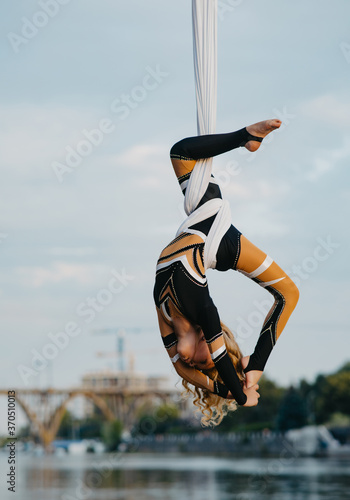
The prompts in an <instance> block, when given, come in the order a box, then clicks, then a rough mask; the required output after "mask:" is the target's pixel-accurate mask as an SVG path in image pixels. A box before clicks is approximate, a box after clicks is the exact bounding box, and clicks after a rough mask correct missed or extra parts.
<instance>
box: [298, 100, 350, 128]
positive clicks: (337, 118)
mask: <svg viewBox="0 0 350 500" xmlns="http://www.w3.org/2000/svg"><path fill="white" fill-rule="evenodd" d="M300 112H302V113H303V114H304V115H305V116H306V117H308V118H312V119H313V120H315V121H316V122H317V123H318V124H320V123H322V124H325V125H327V126H335V127H336V128H337V129H338V128H339V127H345V128H348V127H350V99H349V96H347V95H346V96H345V95H344V96H343V97H341V98H340V97H339V96H336V95H335V94H334V93H332V94H325V95H322V96H318V97H316V98H315V99H312V100H310V101H308V102H306V103H303V104H302V105H301V106H300Z"/></svg>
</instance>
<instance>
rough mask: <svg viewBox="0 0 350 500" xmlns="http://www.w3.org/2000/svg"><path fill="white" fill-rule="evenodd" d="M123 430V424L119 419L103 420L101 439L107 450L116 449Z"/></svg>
mask: <svg viewBox="0 0 350 500" xmlns="http://www.w3.org/2000/svg"><path fill="white" fill-rule="evenodd" d="M122 432H123V424H122V422H121V421H120V420H112V421H110V422H105V423H104V424H103V426H102V440H103V442H104V443H105V445H106V447H107V450H108V451H113V450H115V449H117V447H118V445H119V443H120V441H121V437H122Z"/></svg>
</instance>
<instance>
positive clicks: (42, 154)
mask: <svg viewBox="0 0 350 500" xmlns="http://www.w3.org/2000/svg"><path fill="white" fill-rule="evenodd" d="M219 5H220V8H219V21H218V115H217V131H218V132H229V131H232V130H236V129H238V128H241V127H243V126H245V125H248V124H250V123H254V122H256V121H260V120H263V119H266V118H272V117H278V118H280V119H281V120H282V121H283V127H282V128H281V129H280V130H279V131H278V132H276V133H275V134H273V137H272V136H271V141H266V142H265V143H264V145H263V147H261V148H260V150H259V151H258V152H257V153H255V154H249V153H248V152H246V151H245V150H244V151H243V150H236V151H234V152H231V153H227V154H225V155H222V156H221V157H219V158H217V159H216V160H215V162H214V163H215V167H214V168H215V171H216V172H217V175H218V178H219V179H220V180H221V181H222V190H223V193H224V196H225V197H226V198H227V199H228V200H229V201H230V205H231V210H232V217H233V224H234V225H235V226H236V227H237V228H238V229H239V230H240V231H241V232H242V233H243V234H244V235H245V236H246V237H247V238H249V239H250V240H251V241H252V242H253V243H255V244H256V245H257V246H258V247H260V248H261V249H262V250H264V251H265V252H266V253H268V254H269V255H270V256H271V257H272V258H274V260H276V261H277V263H278V264H279V265H280V266H281V267H282V268H283V269H285V270H286V271H289V273H290V275H291V276H292V277H294V279H295V280H296V282H297V284H298V285H299V288H300V302H299V304H298V306H297V309H296V310H295V312H294V314H293V315H292V317H291V319H290V321H289V323H288V325H287V327H286V328H285V330H284V332H283V334H282V336H281V337H280V339H279V340H278V343H277V346H276V347H275V349H274V352H273V354H272V355H271V358H270V360H269V363H268V365H267V368H266V374H267V375H268V376H270V377H271V378H272V379H273V380H275V381H276V382H277V383H280V384H282V385H286V384H290V383H296V382H298V381H299V380H300V378H302V377H304V378H307V379H308V380H309V381H312V380H314V378H315V376H316V375H317V374H318V373H329V372H331V371H332V370H335V369H337V368H338V367H340V366H341V365H342V364H343V363H344V362H346V361H349V359H350V353H349V334H350V332H349V305H348V302H349V284H348V281H349V264H348V262H349V259H348V249H349V231H348V227H349V221H348V219H349V194H350V191H349V178H350V175H349V154H350V134H349V133H350V95H349V86H350V30H349V19H350V3H349V1H348V0H335V1H333V2H329V1H328V0H309V1H308V2H305V1H301V0H299V1H294V2H275V1H273V0H266V1H265V2H261V1H258V0H249V1H248V0H242V1H241V2H239V1H232V0H231V1H229V0H226V1H223V2H219ZM45 11H46V13H45ZM0 23H1V37H2V42H3V43H2V44H1V47H2V48H1V55H2V78H1V87H2V89H1V93H0V106H1V121H0V143H1V144H0V146H1V153H2V154H1V176H2V182H1V186H2V196H1V201H0V203H1V210H0V214H1V219H0V253H1V267H2V269H1V271H2V272H1V285H0V286H1V308H2V314H1V317H2V335H1V337H0V356H1V363H0V386H1V387H4V388H8V387H10V386H11V387H38V386H39V387H45V386H47V385H49V384H53V385H54V386H56V387H68V386H72V385H77V384H79V382H80V379H81V377H82V375H83V374H84V373H86V372H87V371H92V370H100V369H103V368H108V367H110V368H113V367H115V366H116V363H117V361H116V358H112V357H110V358H103V357H98V356H97V355H96V354H97V352H99V351H106V352H109V353H112V352H113V351H114V349H115V345H116V335H114V334H110V335H107V334H106V335H96V334H95V333H94V332H95V331H96V330H99V329H102V328H114V329H117V328H119V327H124V328H126V329H127V334H126V340H125V343H126V350H127V351H128V353H133V354H134V356H135V368H136V369H137V370H138V371H142V372H146V373H149V374H160V375H169V376H172V377H173V380H175V381H176V379H177V377H175V376H174V371H173V368H172V366H171V365H170V363H169V360H168V357H167V354H166V352H165V350H164V348H163V346H162V342H161V340H160V334H159V332H158V330H157V322H156V314H155V308H154V304H153V298H152V289H153V283H154V272H155V265H156V261H157V258H158V256H159V253H160V251H161V250H162V248H163V247H164V246H165V245H167V244H168V243H169V241H170V240H171V239H172V238H173V237H174V235H175V232H176V229H177V227H178V226H179V225H180V223H181V221H182V220H183V217H184V212H183V211H182V209H181V204H182V201H183V200H182V194H181V191H180V188H179V186H178V184H177V182H176V178H175V176H174V173H173V171H172V168H171V164H170V160H169V149H170V147H171V146H172V144H173V143H174V142H176V141H178V140H179V139H181V138H182V137H185V136H189V135H195V134H196V115H195V112H196V111H195V96H194V77H193V61H192V32H191V29H192V27H191V4H190V1H189V0H179V1H177V2H164V0H163V1H160V0H159V1H158V0H149V1H148V2H144V1H141V0H137V1H136V0H134V1H129V2H121V1H115V0H113V1H112V0H103V1H102V2H97V1H92V0H71V1H67V0H65V1H63V0H60V1H59V0H55V1H53V0H50V1H49V0H42V1H41V2H40V1H39V2H38V1H32V0H25V1H24V0H16V2H6V4H5V5H4V6H3V7H2V16H1V21H0ZM208 282H209V288H210V291H211V295H212V297H213V300H214V302H215V304H216V305H217V307H218V309H219V312H220V314H221V317H222V319H223V320H224V321H225V322H226V323H227V324H228V325H229V326H230V327H231V328H232V329H233V331H234V332H236V334H237V338H238V341H239V343H240V345H241V348H242V350H243V352H244V354H250V353H251V352H252V350H253V348H254V345H255V343H256V340H257V338H258V334H259V331H260V326H261V324H262V322H263V310H264V308H265V310H266V307H267V306H268V304H271V300H272V299H271V298H270V295H269V294H268V293H267V292H266V290H263V289H260V287H258V286H257V285H256V284H255V283H253V282H251V281H250V280H249V279H247V278H246V277H244V276H242V275H240V274H239V273H236V272H234V271H232V272H227V273H219V272H217V271H212V270H210V271H209V272H208ZM64 330H66V333H65V334H64V335H58V333H59V332H63V331H64ZM53 338H55V341H56V343H59V342H60V343H61V344H60V345H61V347H56V348H52V345H53ZM49 344H51V347H50V346H49ZM55 349H56V350H55ZM37 353H39V354H40V356H43V355H44V357H43V358H40V359H41V361H40V362H37V364H36V365H33V364H32V362H33V358H35V357H38V354H37ZM40 356H39V357H40ZM50 356H51V357H52V358H53V359H52V361H51V362H50V364H49V365H48V367H46V368H45V369H42V365H40V363H45V364H46V362H47V361H46V359H47V357H50ZM128 356H129V354H128ZM39 368H41V369H39ZM30 370H32V371H30ZM24 374H25V375H24Z"/></svg>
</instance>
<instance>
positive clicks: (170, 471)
mask: <svg viewBox="0 0 350 500" xmlns="http://www.w3.org/2000/svg"><path fill="white" fill-rule="evenodd" d="M17 458H18V461H17V468H16V474H17V477H16V493H15V494H13V493H10V492H7V485H6V473H7V468H8V465H7V457H6V456H5V454H1V455H0V467H1V478H0V480H1V482H0V487H1V491H0V498H1V499H7V498H12V499H13V498H15V499H16V500H158V499H159V500H175V499H176V500H179V499H183V500H229V499H230V500H231V499H232V500H267V499H272V500H346V499H348V498H350V493H349V492H350V459H335V458H334V459H326V458H323V459H321V458H319V459H316V458H296V457H292V456H290V457H287V456H285V457H284V458H283V459H282V458H276V459H274V458H259V459H252V458H242V459H239V460H238V459H237V458H219V457H212V456H211V457H205V456H201V457H199V456H189V455H146V454H103V455H84V456H72V455H65V456H47V457H33V456H30V455H25V454H19V456H18V457H17Z"/></svg>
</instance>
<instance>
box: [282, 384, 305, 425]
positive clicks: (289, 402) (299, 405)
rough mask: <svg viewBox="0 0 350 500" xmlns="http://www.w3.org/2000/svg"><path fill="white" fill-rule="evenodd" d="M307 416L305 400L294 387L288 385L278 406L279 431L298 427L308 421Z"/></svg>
mask: <svg viewBox="0 0 350 500" xmlns="http://www.w3.org/2000/svg"><path fill="white" fill-rule="evenodd" d="M307 417H308V414H307V408H306V404H305V401H304V400H303V398H302V397H301V395H300V394H299V392H298V391H297V390H296V389H295V388H294V387H290V388H289V389H288V390H287V392H286V394H285V396H284V398H283V400H282V402H281V406H280V408H279V412H278V417H277V428H278V429H279V430H281V431H287V430H288V429H299V428H300V427H304V426H305V425H306V424H307V423H308V419H307Z"/></svg>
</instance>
